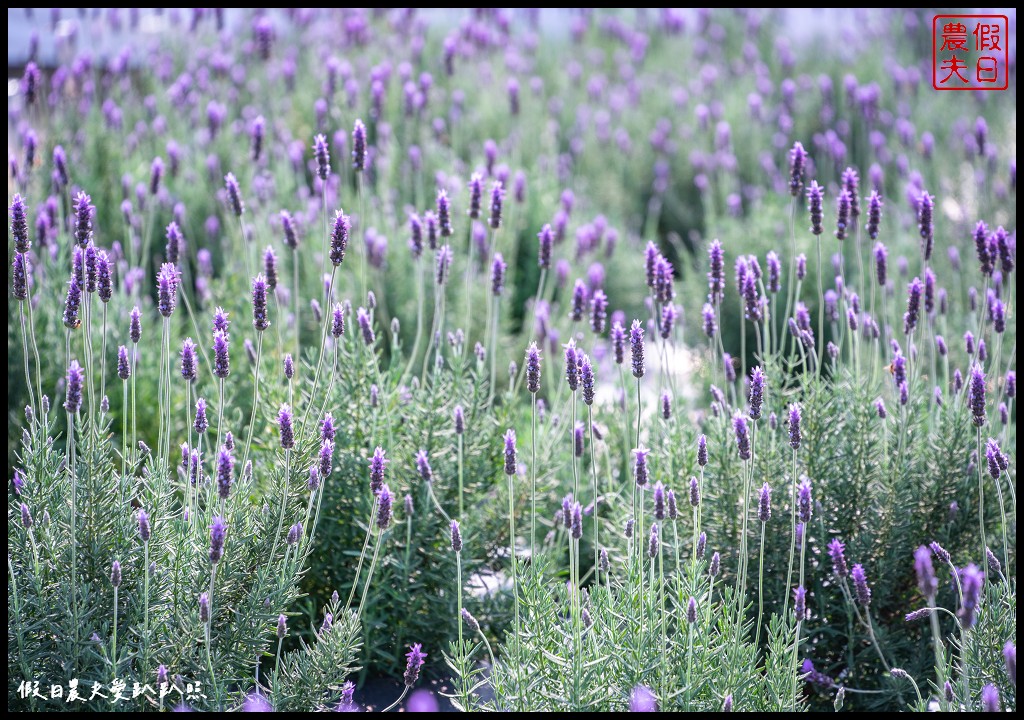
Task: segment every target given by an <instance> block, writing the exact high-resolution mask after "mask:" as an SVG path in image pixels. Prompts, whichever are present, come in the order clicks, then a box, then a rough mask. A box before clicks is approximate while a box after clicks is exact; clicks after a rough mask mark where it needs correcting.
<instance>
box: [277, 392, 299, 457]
mask: <svg viewBox="0 0 1024 720" xmlns="http://www.w3.org/2000/svg"><path fill="white" fill-rule="evenodd" d="M277 426H278V430H279V433H280V436H281V447H282V448H283V449H284V450H291V449H292V448H293V447H295V432H294V430H293V429H292V408H291V406H290V405H288V404H287V403H285V404H284V405H282V406H281V410H280V412H278V414H277Z"/></svg>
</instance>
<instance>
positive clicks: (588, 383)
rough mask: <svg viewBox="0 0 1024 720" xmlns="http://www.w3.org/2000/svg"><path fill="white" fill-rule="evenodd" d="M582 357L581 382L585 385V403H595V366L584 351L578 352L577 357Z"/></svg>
mask: <svg viewBox="0 0 1024 720" xmlns="http://www.w3.org/2000/svg"><path fill="white" fill-rule="evenodd" d="M580 357H582V361H581V362H580V383H581V385H582V386H583V404H584V405H588V406H590V405H593V404H594V368H593V366H592V365H591V363H590V357H589V356H588V355H586V354H585V353H583V352H578V353H577V358H580Z"/></svg>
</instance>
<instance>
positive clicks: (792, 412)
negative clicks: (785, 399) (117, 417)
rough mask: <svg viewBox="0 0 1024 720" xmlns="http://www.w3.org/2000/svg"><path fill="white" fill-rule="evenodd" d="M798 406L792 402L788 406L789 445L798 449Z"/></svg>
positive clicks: (799, 438)
mask: <svg viewBox="0 0 1024 720" xmlns="http://www.w3.org/2000/svg"><path fill="white" fill-rule="evenodd" d="M800 441H801V436H800V406H799V405H797V404H796V403H793V404H792V405H790V406H789V446H790V447H791V448H793V449H794V450H798V449H800Z"/></svg>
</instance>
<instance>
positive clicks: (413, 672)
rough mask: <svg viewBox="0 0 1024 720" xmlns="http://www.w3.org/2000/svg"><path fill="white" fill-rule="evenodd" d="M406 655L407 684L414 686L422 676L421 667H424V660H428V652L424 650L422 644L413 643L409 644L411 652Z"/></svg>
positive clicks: (407, 685)
mask: <svg viewBox="0 0 1024 720" xmlns="http://www.w3.org/2000/svg"><path fill="white" fill-rule="evenodd" d="M405 657H406V664H405V678H404V679H405V685H406V687H412V686H413V685H415V684H416V681H417V680H418V679H419V677H420V668H421V667H423V661H424V660H426V658H427V654H426V653H425V652H423V646H422V645H420V644H419V643H413V644H412V645H410V646H409V652H408V653H406V655H405Z"/></svg>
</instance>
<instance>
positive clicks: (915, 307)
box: [903, 278, 924, 335]
mask: <svg viewBox="0 0 1024 720" xmlns="http://www.w3.org/2000/svg"><path fill="white" fill-rule="evenodd" d="M923 292H924V284H923V283H922V282H921V279H920V278H914V279H913V280H911V281H910V284H909V285H908V286H907V312H906V313H904V315H903V332H904V334H907V335H909V334H910V333H912V332H914V329H915V328H916V327H917V320H918V316H919V315H920V313H921V295H922V293H923Z"/></svg>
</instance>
